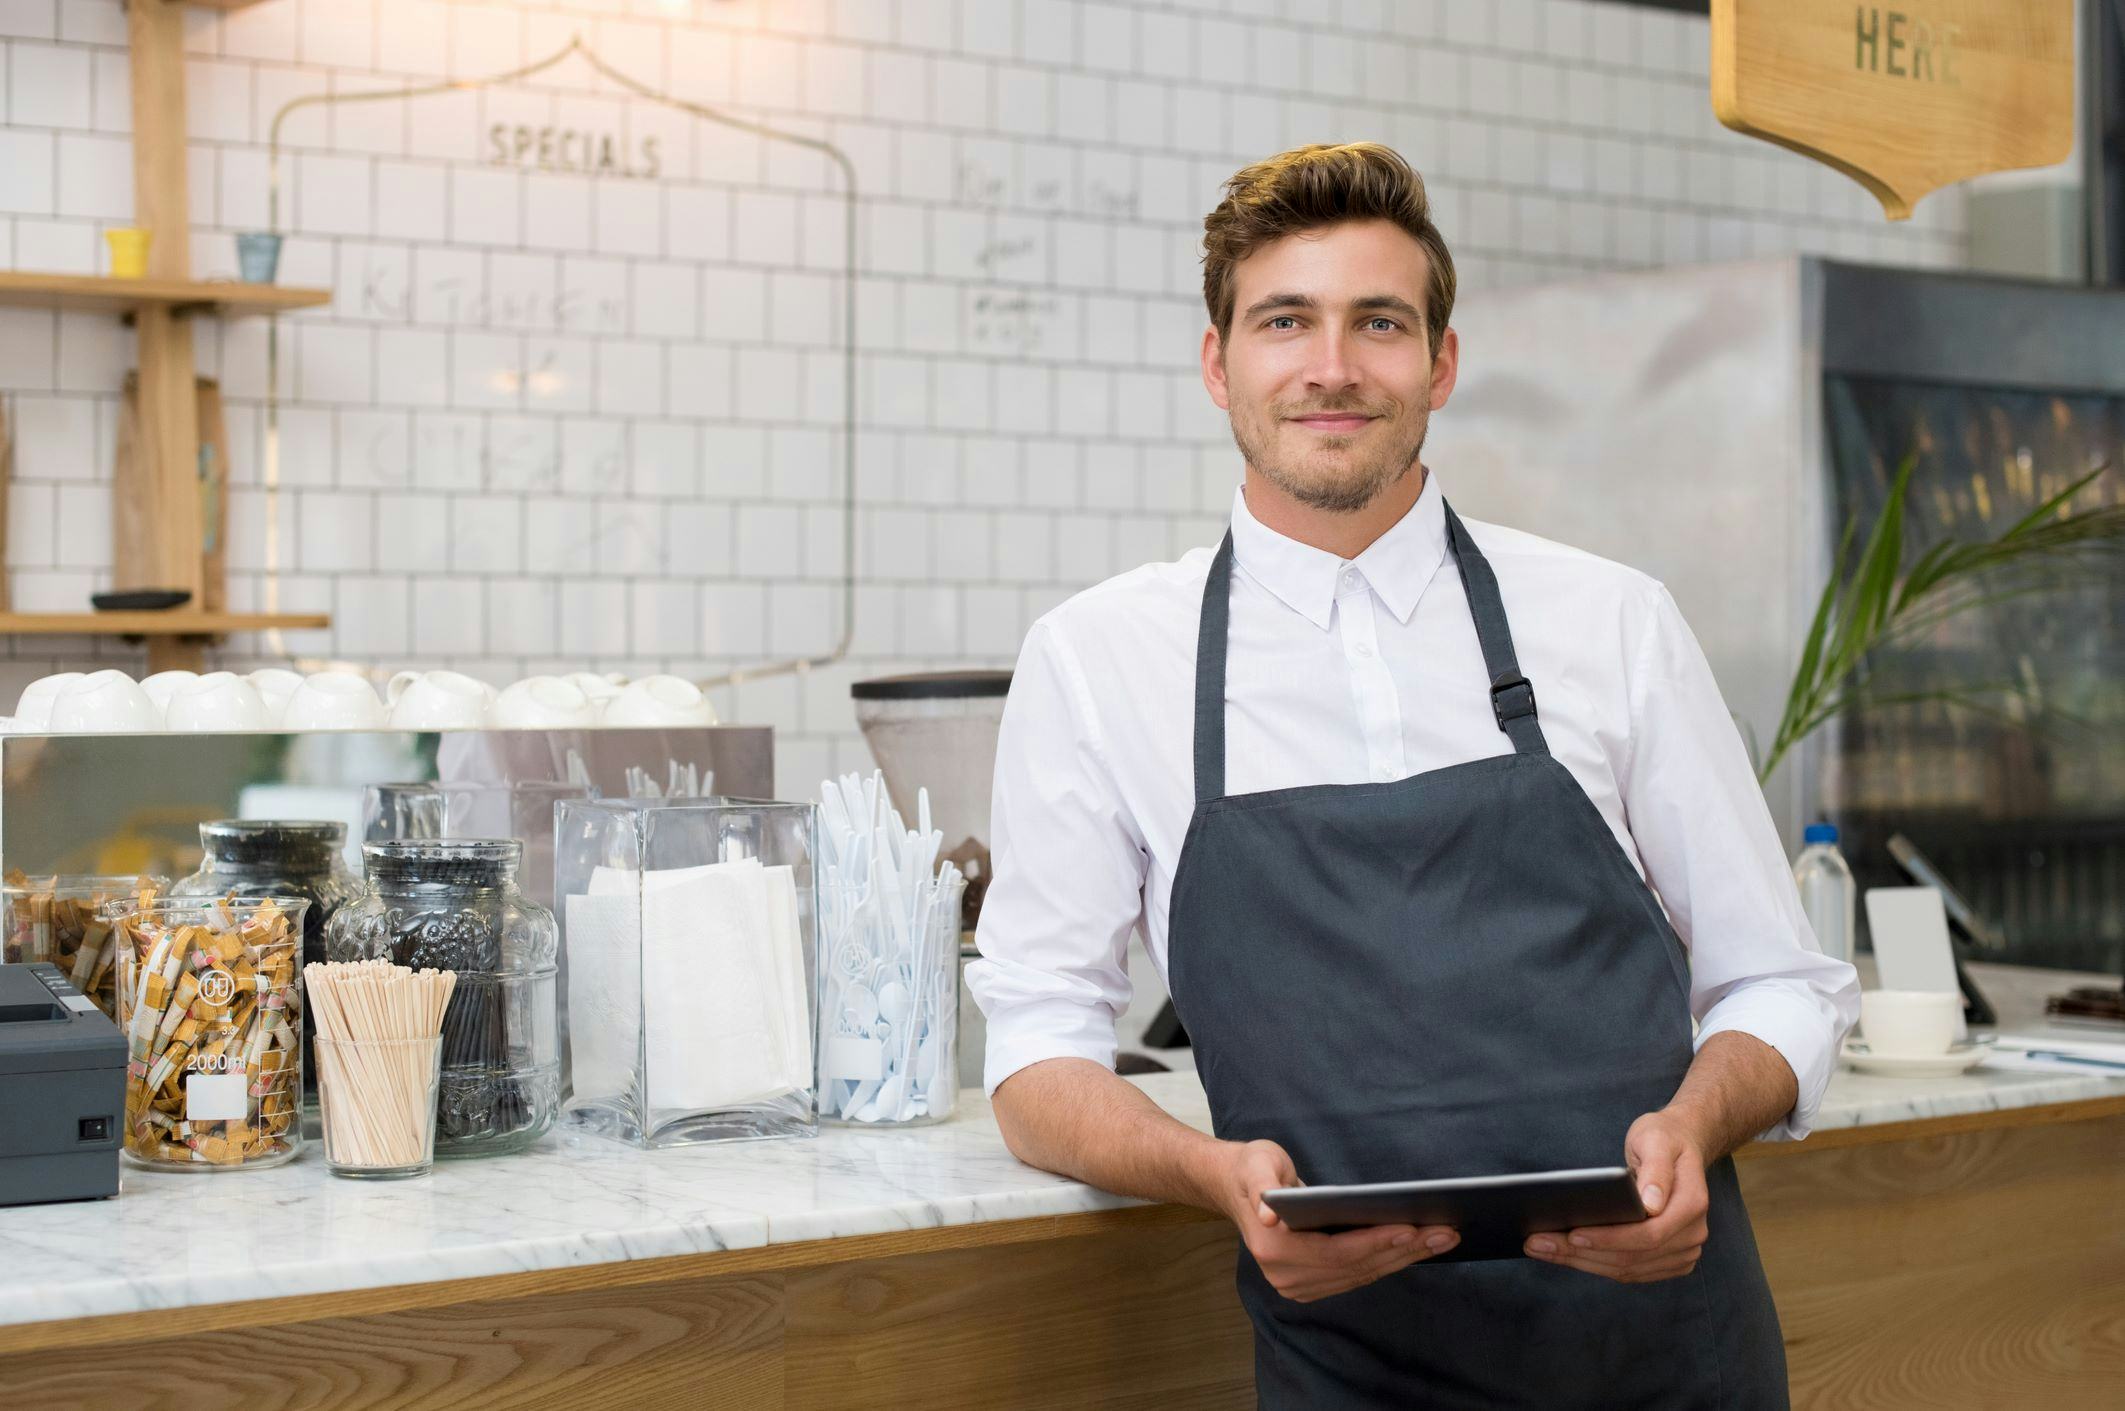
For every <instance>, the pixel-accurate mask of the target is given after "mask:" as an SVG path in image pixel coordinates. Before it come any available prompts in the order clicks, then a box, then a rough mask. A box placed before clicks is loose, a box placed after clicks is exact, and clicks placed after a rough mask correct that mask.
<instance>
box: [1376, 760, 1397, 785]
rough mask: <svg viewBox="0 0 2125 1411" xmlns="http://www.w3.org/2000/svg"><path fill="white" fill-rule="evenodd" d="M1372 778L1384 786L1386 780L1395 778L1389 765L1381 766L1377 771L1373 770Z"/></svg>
mask: <svg viewBox="0 0 2125 1411" xmlns="http://www.w3.org/2000/svg"><path fill="white" fill-rule="evenodd" d="M1372 777H1373V778H1375V779H1377V780H1379V781H1380V782H1381V783H1382V784H1384V783H1386V782H1387V781H1388V780H1390V779H1392V778H1394V777H1395V770H1394V766H1393V765H1391V764H1383V765H1381V766H1380V767H1379V768H1378V769H1375V770H1374V771H1373V772H1372Z"/></svg>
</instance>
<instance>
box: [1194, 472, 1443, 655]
mask: <svg viewBox="0 0 2125 1411" xmlns="http://www.w3.org/2000/svg"><path fill="white" fill-rule="evenodd" d="M1424 473H1425V479H1424V491H1423V493H1422V494H1420V495H1418V496H1417V502H1416V503H1415V504H1414V505H1411V506H1410V507H1409V511H1408V512H1407V513H1406V514H1404V515H1403V516H1402V517H1401V518H1400V519H1398V520H1396V521H1395V523H1394V525H1393V526H1392V527H1391V528H1389V529H1388V531H1387V532H1386V533H1385V534H1382V535H1381V536H1380V537H1379V538H1377V539H1375V540H1373V541H1372V543H1371V544H1369V545H1367V546H1366V548H1365V551H1364V552H1363V553H1361V554H1359V555H1358V556H1357V557H1356V558H1354V559H1341V558H1338V557H1336V556H1335V555H1334V554H1331V553H1329V552H1328V551H1327V550H1325V549H1316V548H1314V547H1313V546H1312V545H1310V544H1301V543H1300V542H1299V541H1298V540H1296V539H1287V538H1285V537H1284V536H1283V535H1281V534H1279V533H1277V532H1276V531H1275V530H1274V529H1271V528H1269V527H1268V526H1267V525H1265V524H1263V523H1262V522H1261V521H1260V520H1258V519H1256V518H1255V517H1254V514H1253V512H1252V511H1251V510H1249V509H1248V508H1247V492H1246V490H1245V488H1244V487H1242V488H1241V489H1239V490H1236V491H1234V492H1233V496H1232V552H1233V557H1234V559H1235V560H1236V561H1237V562H1238V564H1239V566H1240V567H1241V568H1243V569H1245V570H1246V572H1247V576H1248V577H1249V578H1252V579H1254V580H1255V582H1257V583H1259V584H1261V585H1262V586H1263V587H1264V588H1267V589H1268V590H1269V591H1270V592H1272V593H1274V594H1276V596H1277V597H1279V598H1281V599H1283V601H1284V604H1285V606H1287V607H1289V608H1291V609H1292V610H1293V611H1294V612H1297V613H1298V614H1299V615H1301V616H1302V617H1304V618H1306V619H1307V620H1308V621H1309V622H1311V623H1313V625H1314V626H1316V627H1318V628H1320V629H1321V630H1323V631H1326V630H1327V629H1328V624H1329V621H1330V618H1331V616H1332V614H1333V612H1334V610H1335V600H1336V594H1337V592H1338V591H1340V580H1341V577H1342V574H1343V571H1344V569H1345V567H1346V566H1347V567H1350V568H1354V569H1356V570H1357V571H1358V573H1359V574H1361V575H1362V576H1363V577H1364V579H1365V582H1366V585H1367V586H1368V587H1370V588H1371V589H1372V591H1373V592H1374V593H1375V594H1377V595H1378V596H1379V599H1380V601H1381V602H1383V603H1385V604H1386V605H1387V610H1388V611H1389V612H1391V613H1393V614H1394V615H1395V618H1396V620H1397V621H1400V622H1404V623H1406V622H1408V621H1409V615H1410V614H1411V613H1413V612H1415V611H1416V610H1417V600H1418V599H1419V598H1421V597H1423V596H1424V589H1425V587H1426V586H1427V585H1428V584H1430V582H1431V579H1432V575H1433V574H1434V573H1436V572H1438V570H1439V565H1440V564H1441V563H1442V562H1444V560H1445V558H1446V508H1445V506H1446V500H1445V496H1444V494H1443V491H1442V488H1441V486H1440V484H1439V477H1438V474H1437V473H1436V472H1434V471H1433V470H1432V469H1431V467H1429V466H1426V467H1425V468H1424Z"/></svg>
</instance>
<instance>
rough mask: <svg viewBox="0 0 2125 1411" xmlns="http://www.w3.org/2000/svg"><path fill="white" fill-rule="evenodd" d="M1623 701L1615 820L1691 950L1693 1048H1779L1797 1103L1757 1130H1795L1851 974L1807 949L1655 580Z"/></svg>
mask: <svg viewBox="0 0 2125 1411" xmlns="http://www.w3.org/2000/svg"><path fill="white" fill-rule="evenodd" d="M1630 696H1631V716H1632V719H1631V740H1632V745H1631V749H1630V751H1629V756H1628V758H1627V760H1626V764H1625V768H1624V771H1623V775H1622V778H1621V780H1620V783H1621V786H1622V792H1623V800H1624V809H1625V816H1626V819H1627V821H1628V823H1629V826H1630V832H1631V837H1632V840H1633V841H1634V842H1635V843H1636V844H1637V847H1638V853H1639V857H1640V859H1641V860H1642V861H1643V862H1644V864H1645V869H1646V880H1647V882H1648V883H1650V884H1651V886H1652V888H1653V890H1654V891H1656V892H1658V893H1659V895H1660V900H1661V902H1662V904H1663V905H1664V906H1665V907H1666V908H1667V912H1668V916H1669V918H1670V919H1671V920H1672V921H1673V922H1674V924H1675V929H1676V931H1677V933H1678V934H1679V935H1680V936H1681V937H1682V941H1683V944H1684V945H1685V946H1687V947H1688V948H1689V953H1690V1007H1691V1010H1692V1012H1693V1013H1694V1014H1695V1015H1696V1018H1697V1020H1698V1031H1697V1044H1698V1047H1700V1048H1702V1047H1703V1046H1704V1043H1705V1041H1706V1040H1707V1039H1709V1038H1711V1037H1712V1035H1714V1034H1719V1033H1725V1032H1728V1031H1738V1032H1740V1033H1745V1034H1749V1035H1752V1036H1754V1037H1755V1038H1758V1039H1761V1040H1762V1041H1763V1042H1765V1043H1766V1044H1769V1045H1770V1046H1771V1047H1772V1048H1773V1049H1776V1050H1777V1051H1778V1053H1779V1055H1780V1056H1781V1057H1783V1058H1784V1059H1785V1060H1786V1063H1787V1064H1788V1065H1789V1066H1790V1067H1791V1068H1792V1069H1793V1076H1794V1078H1795V1079H1796V1080H1797V1083H1798V1086H1799V1098H1798V1100H1797V1101H1796V1102H1795V1103H1794V1105H1793V1109H1792V1111H1791V1112H1789V1113H1787V1114H1786V1116H1785V1117H1784V1119H1783V1120H1781V1121H1780V1122H1778V1123H1776V1124H1774V1125H1773V1126H1772V1127H1771V1128H1770V1129H1769V1130H1768V1131H1767V1132H1765V1133H1764V1134H1763V1135H1764V1136H1766V1137H1769V1138H1787V1139H1794V1138H1799V1137H1804V1136H1806V1135H1807V1134H1808V1131H1809V1129H1810V1127H1811V1125H1812V1123H1813V1121H1814V1117H1815V1112H1816V1109H1817V1108H1818V1107H1819V1106H1820V1105H1821V1103H1822V1097H1823V1091H1824V1089H1826V1088H1827V1087H1828V1086H1829V1083H1830V1075H1831V1074H1832V1072H1834V1071H1835V1069H1836V1066H1837V1051H1838V1047H1839V1045H1840V1044H1842V1043H1843V1042H1844V1036H1845V1035H1846V1033H1848V1032H1849V1031H1850V1030H1851V1028H1852V1024H1853V1022H1854V1021H1855V1020H1856V1019H1857V1018H1858V1015H1859V977H1858V974H1857V973H1856V972H1855V971H1854V970H1853V968H1852V967H1851V966H1850V965H1848V964H1846V963H1845V962H1844V961H1842V960H1836V959H1833V958H1831V957H1829V956H1826V955H1824V954H1823V953H1822V948H1821V947H1820V946H1819V945H1818V944H1817V943H1816V939H1815V934H1814V932H1813V931H1812V930H1811V929H1810V928H1809V925H1808V918H1807V914H1806V913H1805V912H1803V911H1802V910H1801V906H1800V894H1799V892H1798V890H1797V889H1796V888H1795V886H1794V882H1793V873H1792V871H1791V868H1790V867H1789V865H1788V864H1787V862H1786V856H1785V850H1784V848H1783V847H1782V846H1781V845H1780V843H1779V840H1778V830H1777V828H1776V827H1775V826H1774V825H1773V823H1772V821H1771V814H1770V809H1769V808H1768V807H1767V806H1766V805H1765V803H1764V797H1763V790H1762V789H1761V787H1759V786H1758V784H1757V782H1756V774H1755V771H1754V770H1753V769H1752V768H1751V767H1750V765H1749V759H1748V754H1747V752H1746V751H1745V750H1744V749H1743V747H1742V743H1741V736H1740V734H1739V732H1738V731H1737V730H1736V729H1735V726H1734V721H1733V717H1732V716H1730V715H1729V714H1728V713H1727V708H1726V702H1725V701H1724V700H1723V699H1722V698H1721V696H1720V694H1719V686H1718V684H1717V682H1715V681H1714V680H1713V678H1712V669H1711V666H1710V664H1709V663H1708V662H1706V660H1705V656H1704V652H1703V649H1702V648H1700V647H1699V646H1698V644H1697V639H1696V637H1695V636H1694V635H1693V634H1692V633H1691V631H1690V629H1689V625H1688V624H1687V623H1686V622H1684V621H1683V617H1682V613H1681V610H1680V609H1678V608H1677V607H1676V606H1675V601H1674V599H1673V598H1671V597H1670V596H1669V595H1668V592H1667V590H1666V589H1665V588H1660V589H1658V590H1657V591H1656V593H1655V601H1654V603H1653V605H1652V609H1651V612H1650V614H1649V617H1648V621H1647V625H1646V628H1645V632H1644V636H1643V637H1642V639H1641V641H1640V645H1639V650H1638V652H1637V653H1636V662H1635V666H1634V669H1633V671H1632V677H1631V683H1630Z"/></svg>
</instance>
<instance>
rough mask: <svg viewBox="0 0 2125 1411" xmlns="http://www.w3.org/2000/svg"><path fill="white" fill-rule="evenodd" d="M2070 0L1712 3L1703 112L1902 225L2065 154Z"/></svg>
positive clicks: (2068, 146)
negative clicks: (1980, 185) (1929, 203)
mask: <svg viewBox="0 0 2125 1411" xmlns="http://www.w3.org/2000/svg"><path fill="white" fill-rule="evenodd" d="M2073 93H2074V61H2073V0H1888V3H1873V0H1712V111H1713V113H1714V114H1716V115H1717V116H1718V118H1719V120H1720V121H1721V122H1722V123H1724V124H1726V125H1727V126H1728V127H1730V128H1733V129H1734V130H1735V131H1736V132H1745V133H1747V134H1749V135H1750V136H1752V137H1761V138H1763V139H1765V140H1766V141H1770V142H1776V143H1778V144H1779V145H1780V146H1781V147H1790V148H1792V149H1793V150H1794V151H1796V152H1800V153H1803V154H1805V155H1807V156H1810V157H1813V158H1815V159H1816V160H1817V161H1821V162H1826V163H1828V164H1829V165H1831V166H1833V167H1836V168H1837V169H1838V170H1839V171H1841V172H1843V173H1844V174H1845V175H1847V176H1849V177H1851V178H1852V179H1853V180H1854V181H1857V182H1859V183H1860V185H1862V186H1864V187H1866V188H1867V189H1868V190H1869V191H1871V192H1873V193H1874V195H1875V196H1876V198H1878V199H1879V200H1880V201H1881V203H1882V209H1883V210H1884V211H1885V212H1886V213H1887V214H1888V216H1889V219H1891V220H1905V219H1908V218H1909V217H1910V215H1911V207H1912V206H1913V205H1914V204H1915V203H1916V202H1917V201H1918V199H1919V198H1920V197H1921V196H1924V195H1925V194H1926V193H1927V192H1929V191H1934V190H1937V189H1939V188H1940V187H1943V186H1946V185H1948V184H1950V183H1951V182H1957V181H1963V180H1967V179H1968V178H1970V177H1973V176H1980V175H1983V174H1984V173H1986V172H1992V171H2005V170H2008V169H2010V168H2013V167H2041V166H2050V165H2052V164H2053V163H2055V162H2062V161H2064V160H2065V159H2066V158H2067V156H2068V155H2069V154H2070V153H2071V152H2072V150H2073Z"/></svg>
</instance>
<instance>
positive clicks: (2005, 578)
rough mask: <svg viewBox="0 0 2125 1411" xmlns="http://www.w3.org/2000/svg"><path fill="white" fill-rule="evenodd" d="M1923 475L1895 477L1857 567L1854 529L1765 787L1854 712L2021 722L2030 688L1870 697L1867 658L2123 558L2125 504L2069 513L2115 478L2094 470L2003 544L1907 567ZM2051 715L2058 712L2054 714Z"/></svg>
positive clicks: (1951, 545)
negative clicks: (1909, 506) (1908, 531)
mask: <svg viewBox="0 0 2125 1411" xmlns="http://www.w3.org/2000/svg"><path fill="white" fill-rule="evenodd" d="M1917 465H1918V458H1917V456H1916V455H1915V454H1914V455H1911V456H1907V457H1905V458H1904V461H1903V462H1902V464H1900V465H1899V466H1898V467H1897V470H1896V477H1895V479H1894V480H1893V481H1892V482H1891V484H1890V486H1889V494H1888V497H1887V498H1886V499H1885V500H1884V501H1883V503H1882V509H1881V514H1880V516H1879V517H1877V518H1876V520H1875V521H1874V528H1873V529H1872V530H1871V531H1870V532H1869V533H1868V535H1867V540H1866V543H1865V544H1864V545H1863V546H1862V547H1861V548H1860V551H1859V555H1858V557H1857V558H1856V559H1854V558H1853V557H1852V540H1853V537H1854V530H1855V528H1856V527H1857V526H1856V525H1855V524H1853V523H1847V524H1846V526H1845V530H1844V535H1843V537H1842V539H1841V540H1840V541H1839V544H1838V548H1837V555H1836V558H1835V560H1834V562H1833V563H1832V564H1831V568H1830V581H1829V582H1828V583H1826V584H1824V585H1823V590H1822V596H1821V598H1820V599H1819V600H1818V601H1817V602H1816V605H1815V617H1814V620H1813V621H1812V622H1811V623H1810V624H1809V627H1808V636H1807V640H1806V642H1805V643H1804V644H1803V645H1802V647H1801V651H1800V661H1799V663H1798V664H1797V665H1796V667H1795V669H1794V672H1793V684H1792V686H1791V687H1790V688H1789V689H1788V690H1787V692H1786V704H1785V711H1784V714H1783V715H1782V716H1781V717H1780V719H1779V722H1778V731H1777V734H1776V735H1774V736H1773V737H1772V740H1771V748H1770V751H1769V752H1768V753H1767V754H1766V755H1765V757H1764V761H1763V767H1762V769H1761V770H1760V771H1759V772H1758V775H1757V777H1758V779H1759V780H1768V779H1769V778H1770V777H1771V774H1772V772H1773V771H1774V770H1776V769H1777V768H1778V766H1779V763H1780V762H1781V761H1782V760H1784V759H1785V757H1786V755H1787V754H1788V753H1790V752H1791V751H1792V749H1793V747H1794V746H1796V745H1798V744H1799V743H1800V742H1801V741H1802V740H1804V739H1806V738H1807V737H1808V736H1809V735H1810V734H1812V733H1814V731H1816V730H1817V729H1819V728H1821V727H1822V726H1823V725H1825V724H1827V723H1829V722H1830V721H1831V720H1834V719H1836V718H1837V717H1838V716H1840V715H1843V714H1844V713H1846V712H1847V711H1852V710H1857V709H1862V708H1867V707H1878V706H1887V705H1906V704H1916V703H1937V704H1941V705H1946V706H1948V707H1950V708H1953V709H1959V710H1970V711H1974V712H1977V713H1979V714H1983V715H1987V716H1993V717H1996V718H2001V719H2015V720H2016V722H2017V723H2021V722H2020V717H2018V716H2015V715H2013V714H2012V713H2010V712H2008V711H2007V710H2005V709H2004V708H2003V707H2002V705H2001V702H2003V701H2007V700H2011V699H2013V698H2016V697H2021V698H2023V699H2024V700H2025V702H2026V700H2027V698H2028V697H2029V695H2030V686H2029V685H2028V684H2025V683H2021V682H2014V681H2007V682H1999V683H1982V684H1977V683H1965V684H1962V685H1958V686H1951V687H1944V688H1940V689H1934V690H1919V691H1880V690H1872V689H1870V687H1869V680H1868V678H1869V671H1868V667H1869V659H1870V657H1872V656H1873V655H1874V654H1875V653H1877V652H1879V651H1880V650H1881V649H1882V648H1884V647H1888V646H1895V645H1900V644H1904V643H1908V642H1911V641H1915V640H1917V639H1918V638H1919V637H1920V636H1921V635H1922V634H1923V633H1926V632H1930V631H1932V630H1933V629H1935V628H1937V627H1939V626H1940V625H1941V624H1942V623H1944V622H1946V621H1948V620H1950V619H1952V618H1956V617H1960V616H1962V615H1963V614H1965V613H1968V612H1976V611H1980V610H1982V609H1984V608H1988V607H1993V606H1996V605H1998V604H2000V603H2004V602H2010V601H2014V600H2016V599H2019V598H2026V597H2029V596H2031V595H2033V594H2039V593H2048V592H2055V591H2057V590H2058V589H2059V588H2061V587H2065V586H2069V585H2071V584H2072V583H2074V582H2076V581H2077V580H2079V579H2080V578H2081V577H2082V576H2083V575H2085V574H2086V572H2087V571H2088V570H2090V569H2091V568H2094V567H2098V566H2100V565H2102V564H2105V563H2111V562H2115V561H2116V560H2118V558H2119V557H2120V556H2121V555H2125V505H2101V506H2095V507H2092V508H2089V509H2086V510H2079V511H2076V510H2074V509H2073V508H2072V502H2073V499H2074V497H2075V496H2077V495H2079V494H2080V493H2081V492H2082V491H2083V490H2085V489H2086V488H2088V486H2089V485H2091V484H2093V483H2094V482H2095V480H2096V479H2097V478H2098V477H2099V476H2101V475H2103V474H2104V472H2105V471H2106V470H2107V469H2108V467H2107V466H2097V467H2096V468H2095V469H2094V470H2091V471H2089V472H2088V473H2087V474H2086V475H2083V476H2081V477H2080V478H2079V479H2077V480H2075V481H2073V482H2072V483H2071V484H2069V485H2067V486H2066V487H2065V488H2064V489H2063V490H2060V491H2059V492H2058V493H2057V494H2054V495H2052V496H2051V497H2049V498H2048V499H2046V500H2045V501H2044V502H2043V503H2042V504H2040V505H2038V506H2037V507H2036V508H2035V509H2033V510H2031V511H2030V512H2029V513H2027V514H2025V515H2023V516H2022V517H2021V518H2020V519H2018V520H2016V521H2015V522H2014V523H2013V524H2012V525H2010V526H2009V527H2008V528H2007V529H2006V530H2005V531H2003V532H2002V533H2000V534H1999V535H1997V536H1996V537H1994V538H1991V539H1983V540H1978V541H1974V542H1963V541H1958V540H1953V539H1951V540H1945V541H1943V542H1941V543H1938V544H1935V545H1934V546H1933V547H1931V548H1929V549H1927V550H1926V551H1925V552H1923V553H1921V554H1920V555H1919V556H1918V557H1917V558H1916V559H1915V560H1914V561H1913V562H1912V564H1911V566H1910V567H1909V568H1908V569H1907V568H1905V567H1904V563H1903V560H1904V506H1905V503H1906V500H1907V498H1908V496H1909V493H1910V487H1911V476H1912V472H1913V471H1914V470H1915V469H1916V468H1917ZM2051 713H2052V714H2054V715H2059V714H2060V713H2059V712H2058V711H2057V710H2056V709H2055V708H2054V709H2053V710H2052V711H2051ZM2062 718H2063V717H2062Z"/></svg>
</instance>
